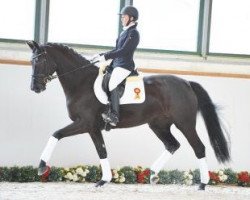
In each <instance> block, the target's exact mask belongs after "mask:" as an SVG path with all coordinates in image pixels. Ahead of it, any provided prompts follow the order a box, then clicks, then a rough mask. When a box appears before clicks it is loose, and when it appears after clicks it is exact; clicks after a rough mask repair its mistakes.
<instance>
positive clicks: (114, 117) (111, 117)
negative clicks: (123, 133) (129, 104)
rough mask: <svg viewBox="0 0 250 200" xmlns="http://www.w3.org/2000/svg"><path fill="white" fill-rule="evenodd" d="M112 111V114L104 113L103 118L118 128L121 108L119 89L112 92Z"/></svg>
mask: <svg viewBox="0 0 250 200" xmlns="http://www.w3.org/2000/svg"><path fill="white" fill-rule="evenodd" d="M110 100H111V102H110V104H111V105H110V110H111V112H108V113H103V114H102V117H103V119H104V121H106V122H108V123H110V124H111V125H112V126H116V124H117V123H118V122H119V107H120V97H119V92H118V88H115V89H113V90H112V91H111V92H110Z"/></svg>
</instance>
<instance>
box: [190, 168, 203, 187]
mask: <svg viewBox="0 0 250 200" xmlns="http://www.w3.org/2000/svg"><path fill="white" fill-rule="evenodd" d="M192 175H193V183H194V184H199V183H200V181H201V180H200V171H199V170H198V169H195V170H194V171H192Z"/></svg>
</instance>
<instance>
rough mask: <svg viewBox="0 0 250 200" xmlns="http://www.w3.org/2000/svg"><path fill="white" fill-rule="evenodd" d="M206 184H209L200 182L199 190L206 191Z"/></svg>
mask: <svg viewBox="0 0 250 200" xmlns="http://www.w3.org/2000/svg"><path fill="white" fill-rule="evenodd" d="M206 185H207V184H204V183H200V185H199V188H198V190H203V191H204V190H205V187H206Z"/></svg>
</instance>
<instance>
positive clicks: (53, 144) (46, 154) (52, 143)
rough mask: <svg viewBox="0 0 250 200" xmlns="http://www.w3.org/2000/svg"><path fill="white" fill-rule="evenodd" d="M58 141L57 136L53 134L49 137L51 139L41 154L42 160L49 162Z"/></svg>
mask: <svg viewBox="0 0 250 200" xmlns="http://www.w3.org/2000/svg"><path fill="white" fill-rule="evenodd" d="M57 142H58V139H56V138H55V137H53V136H51V137H50V138H49V141H48V143H47V145H46V147H45V149H44V150H43V153H42V155H41V160H43V161H44V162H48V161H49V159H50V157H51V154H52V153H53V151H54V149H55V147H56V144H57Z"/></svg>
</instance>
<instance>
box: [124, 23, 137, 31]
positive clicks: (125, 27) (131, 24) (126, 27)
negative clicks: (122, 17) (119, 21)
mask: <svg viewBox="0 0 250 200" xmlns="http://www.w3.org/2000/svg"><path fill="white" fill-rule="evenodd" d="M134 25H136V22H131V23H130V24H129V25H128V26H124V27H123V28H122V29H123V30H124V31H126V30H128V29H129V28H130V27H131V26H134Z"/></svg>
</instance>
